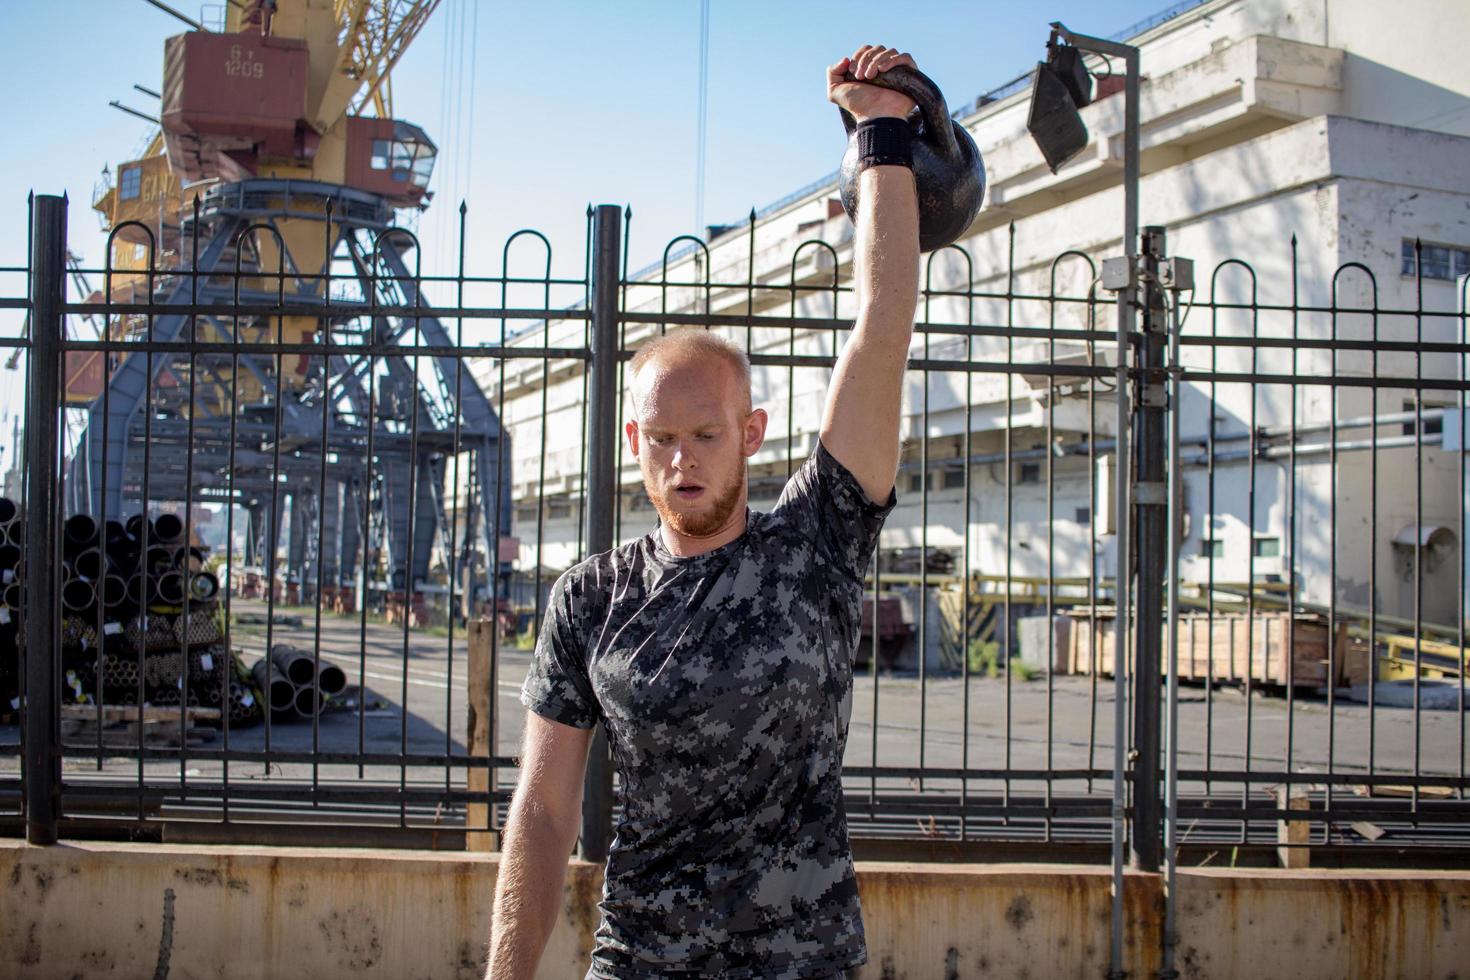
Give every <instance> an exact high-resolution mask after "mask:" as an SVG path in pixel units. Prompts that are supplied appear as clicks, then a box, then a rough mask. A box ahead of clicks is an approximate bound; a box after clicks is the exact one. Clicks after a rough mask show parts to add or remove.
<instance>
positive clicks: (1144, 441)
mask: <svg viewBox="0 0 1470 980" xmlns="http://www.w3.org/2000/svg"><path fill="white" fill-rule="evenodd" d="M1166 254H1167V246H1166V242H1165V237H1164V229H1162V228H1159V227H1154V226H1151V227H1148V228H1145V229H1144V230H1143V271H1144V275H1143V276H1142V277H1141V278H1142V279H1143V326H1144V329H1143V336H1142V343H1143V349H1142V355H1143V356H1142V364H1141V365H1140V367H1141V368H1142V373H1141V374H1140V379H1139V380H1140V392H1139V395H1140V399H1139V400H1140V403H1141V405H1142V408H1141V410H1140V411H1139V413H1138V417H1137V420H1136V421H1137V426H1138V430H1137V431H1138V445H1137V447H1136V452H1137V457H1138V485H1137V486H1138V493H1137V501H1136V503H1137V507H1138V512H1137V513H1138V624H1137V630H1138V632H1137V641H1136V645H1135V651H1136V655H1135V658H1134V664H1133V671H1134V678H1135V685H1136V690H1135V696H1136V701H1135V703H1134V706H1133V710H1134V719H1133V735H1134V749H1135V750H1136V751H1137V753H1138V756H1137V758H1138V763H1137V767H1136V768H1135V770H1134V780H1133V800H1134V819H1133V853H1132V858H1133V864H1134V866H1135V867H1138V868H1140V869H1141V870H1144V871H1157V870H1159V846H1160V845H1159V824H1160V819H1161V799H1160V793H1159V723H1160V705H1159V666H1160V662H1161V659H1162V657H1163V638H1164V637H1163V613H1164V559H1165V555H1166V552H1167V551H1168V546H1169V545H1168V512H1167V509H1166V505H1167V504H1168V498H1167V488H1166V484H1165V482H1164V479H1165V477H1164V456H1165V450H1166V441H1167V438H1168V436H1167V434H1166V432H1165V419H1164V415H1165V410H1164V401H1165V388H1164V371H1163V369H1164V345H1165V340H1166V338H1167V336H1168V318H1167V316H1166V315H1165V312H1164V291H1163V289H1162V288H1161V287H1160V286H1159V282H1158V271H1159V264H1160V262H1161V260H1162V259H1163V258H1164V256H1165V255H1166ZM1120 640H1121V637H1120Z"/></svg>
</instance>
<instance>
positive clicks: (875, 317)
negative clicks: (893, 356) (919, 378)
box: [853, 167, 919, 374]
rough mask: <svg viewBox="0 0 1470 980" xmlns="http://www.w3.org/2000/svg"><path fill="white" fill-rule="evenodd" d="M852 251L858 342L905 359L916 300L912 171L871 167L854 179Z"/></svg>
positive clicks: (916, 243) (916, 229)
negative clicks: (857, 190) (898, 351)
mask: <svg viewBox="0 0 1470 980" xmlns="http://www.w3.org/2000/svg"><path fill="white" fill-rule="evenodd" d="M858 179H859V181H860V182H861V183H860V184H859V187H860V193H859V198H858V200H859V208H858V218H857V228H856V236H855V240H854V243H853V244H854V253H853V263H854V268H853V276H854V279H855V280H856V285H857V298H858V316H857V322H856V324H855V325H854V328H855V329H856V330H857V331H858V332H859V334H860V336H859V337H856V338H854V339H855V340H861V341H863V342H876V343H882V344H887V345H892V346H894V347H901V348H902V349H903V351H904V353H905V355H907V352H908V346H909V338H910V337H911V336H912V335H913V330H914V311H915V310H916V309H917V308H918V302H919V201H918V195H917V194H916V193H915V191H914V174H913V171H911V170H909V169H908V168H906V167H872V168H869V169H868V170H865V171H863V172H862V174H860V175H859V178H858ZM899 373H900V374H902V368H900V369H899Z"/></svg>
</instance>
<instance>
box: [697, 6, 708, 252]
mask: <svg viewBox="0 0 1470 980" xmlns="http://www.w3.org/2000/svg"><path fill="white" fill-rule="evenodd" d="M698 119H699V123H698V126H697V127H696V128H697V134H696V136H695V140H696V145H695V151H694V234H695V236H696V237H698V238H700V239H701V240H702V239H703V238H704V237H705V235H706V234H707V229H706V228H705V224H704V162H705V147H706V144H707V143H708V139H707V136H708V125H707V124H708V119H709V0H699V111H698Z"/></svg>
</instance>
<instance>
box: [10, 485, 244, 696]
mask: <svg viewBox="0 0 1470 980" xmlns="http://www.w3.org/2000/svg"><path fill="white" fill-rule="evenodd" d="M0 511H3V508H0ZM184 531H185V528H184V522H183V520H182V519H181V518H179V517H178V516H177V515H175V514H167V513H165V514H160V515H158V516H157V517H156V518H154V519H153V520H152V521H148V520H145V518H144V517H143V515H141V514H135V515H133V516H132V517H130V518H129V519H128V520H127V521H113V520H109V521H107V522H106V523H105V524H104V525H103V526H101V527H98V525H97V522H96V521H95V520H94V519H93V518H92V517H91V516H90V515H88V514H74V515H72V516H71V517H69V518H67V520H66V522H65V524H64V525H63V527H62V549H61V551H62V568H61V595H60V599H61V607H62V624H61V638H62V657H63V660H64V662H65V666H66V667H67V668H68V669H69V670H70V677H72V678H74V679H75V686H69V687H68V688H67V690H70V691H72V692H73V695H74V697H75V698H76V699H78V700H101V701H104V702H107V703H113V704H131V703H135V702H136V701H137V700H138V697H139V694H140V691H141V694H142V697H143V699H144V700H145V701H147V702H148V703H151V704H158V705H176V704H181V703H182V704H188V705H210V706H222V705H221V702H222V701H224V700H225V699H226V697H228V699H229V706H230V717H231V722H232V723H236V724H238V723H243V722H249V721H252V720H255V719H257V718H259V716H260V711H259V708H258V707H257V705H256V703H255V694H254V692H253V691H252V690H251V688H250V683H249V677H248V676H247V675H245V673H244V671H243V670H240V669H232V668H238V664H236V663H235V662H234V660H233V658H232V657H231V655H230V654H229V653H228V651H227V650H226V649H225V648H224V646H223V645H222V643H223V635H222V630H221V619H220V614H219V610H218V605H217V599H218V596H219V579H218V578H217V577H216V576H215V575H214V573H212V572H210V571H209V570H208V569H207V568H206V567H205V565H206V557H207V556H206V554H205V551H204V549H202V548H199V547H197V546H193V545H190V544H189V542H188V541H187V540H185V535H184ZM0 558H3V555H0Z"/></svg>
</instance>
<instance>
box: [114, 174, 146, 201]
mask: <svg viewBox="0 0 1470 980" xmlns="http://www.w3.org/2000/svg"><path fill="white" fill-rule="evenodd" d="M142 193H143V168H142V167H124V168H123V169H122V172H120V173H119V174H118V175H117V196H118V200H121V201H131V200H133V199H134V198H135V197H137V196H138V195H140V194H142Z"/></svg>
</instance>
